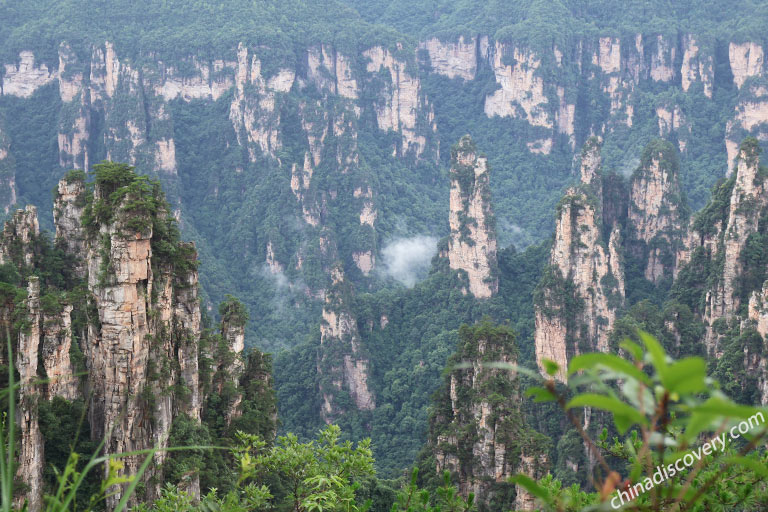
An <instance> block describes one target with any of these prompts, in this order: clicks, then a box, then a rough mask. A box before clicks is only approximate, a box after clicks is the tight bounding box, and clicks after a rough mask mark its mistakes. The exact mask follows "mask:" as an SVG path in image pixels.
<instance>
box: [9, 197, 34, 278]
mask: <svg viewBox="0 0 768 512" xmlns="http://www.w3.org/2000/svg"><path fill="white" fill-rule="evenodd" d="M38 236H40V225H39V224H38V222H37V208H36V207H35V206H32V205H27V206H26V207H24V209H23V210H21V209H19V210H16V213H14V214H13V217H12V218H11V220H10V221H9V222H6V223H5V227H4V228H3V238H2V243H0V263H9V262H13V256H14V254H15V251H14V244H16V245H17V246H19V247H20V248H21V250H20V252H21V254H20V255H19V256H21V262H23V264H24V265H27V266H31V265H32V264H33V263H34V259H35V254H34V251H33V247H32V242H33V240H34V239H35V238H37V237H38ZM21 262H20V263H21Z"/></svg>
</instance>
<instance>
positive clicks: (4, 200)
mask: <svg viewBox="0 0 768 512" xmlns="http://www.w3.org/2000/svg"><path fill="white" fill-rule="evenodd" d="M10 149H11V141H10V140H8V136H7V135H6V133H5V126H4V125H3V119H2V118H1V117H0V209H2V211H3V212H4V213H5V214H6V215H8V213H10V211H11V206H12V205H14V204H15V203H16V162H15V161H14V158H13V155H12V154H11V152H10Z"/></svg>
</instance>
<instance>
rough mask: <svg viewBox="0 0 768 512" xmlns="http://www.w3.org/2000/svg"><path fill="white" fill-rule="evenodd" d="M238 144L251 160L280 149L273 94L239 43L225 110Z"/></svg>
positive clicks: (255, 62) (256, 62)
mask: <svg viewBox="0 0 768 512" xmlns="http://www.w3.org/2000/svg"><path fill="white" fill-rule="evenodd" d="M229 118H230V120H231V121H232V124H233V126H234V127H235V133H236V134H237V140H238V142H239V143H240V145H242V146H245V147H246V148H248V154H249V156H250V159H251V161H256V159H257V158H258V157H259V156H261V155H262V154H266V155H270V156H274V154H275V151H276V150H277V149H279V148H280V147H281V143H280V140H279V129H278V128H279V127H278V124H279V122H280V114H279V112H277V111H276V109H275V93H274V92H272V91H268V90H267V88H266V84H265V83H264V79H263V78H262V76H261V61H260V60H259V58H258V57H257V56H256V55H251V56H250V58H249V52H248V48H247V47H246V46H245V45H243V44H240V46H239V47H238V50H237V71H236V73H235V95H234V97H233V99H232V105H231V107H230V111H229Z"/></svg>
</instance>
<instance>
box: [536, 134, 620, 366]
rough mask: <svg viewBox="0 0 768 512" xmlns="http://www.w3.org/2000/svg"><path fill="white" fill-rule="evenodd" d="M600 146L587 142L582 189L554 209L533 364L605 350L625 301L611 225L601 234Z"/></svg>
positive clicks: (615, 227) (617, 231) (573, 191)
mask: <svg viewBox="0 0 768 512" xmlns="http://www.w3.org/2000/svg"><path fill="white" fill-rule="evenodd" d="M599 152H600V146H599V143H598V141H597V140H596V139H594V138H593V139H590V140H589V141H588V142H587V144H586V145H585V147H584V149H583V150H582V169H581V176H582V180H583V181H582V184H581V185H580V186H578V187H574V188H571V189H569V190H568V191H567V192H566V195H565V197H564V198H563V200H562V201H561V202H560V204H559V205H558V213H557V219H556V227H555V239H554V242H553V245H552V252H551V256H550V267H549V269H548V270H547V271H546V273H545V277H544V279H543V280H542V282H541V284H540V285H539V288H538V289H537V292H536V297H535V305H536V331H535V343H536V360H537V362H538V363H539V366H540V367H541V368H542V371H543V366H542V361H543V360H544V359H549V360H552V361H555V362H556V363H558V364H559V365H560V373H559V374H558V378H559V379H561V380H564V378H565V370H566V368H567V366H568V360H569V359H570V358H571V357H573V356H574V355H577V354H579V353H581V352H584V351H602V352H605V351H607V350H608V334H609V332H610V330H611V329H612V328H613V323H614V321H615V320H616V311H617V309H618V308H619V307H620V306H621V304H622V302H623V300H624V270H623V264H622V260H621V256H620V254H621V245H620V244H621V235H620V229H619V226H618V225H613V226H612V227H611V230H610V237H609V239H608V240H607V241H605V240H604V239H603V235H602V229H603V228H602V223H601V218H600V217H601V215H602V201H601V198H602V182H601V174H600V162H601V159H600V154H599Z"/></svg>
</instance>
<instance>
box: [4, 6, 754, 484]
mask: <svg viewBox="0 0 768 512" xmlns="http://www.w3.org/2000/svg"><path fill="white" fill-rule="evenodd" d="M766 14H767V12H766V6H765V5H764V4H763V3H755V2H746V3H742V4H741V5H740V6H736V7H734V6H731V5H730V4H726V3H724V2H720V3H718V2H716V3H715V5H714V6H713V4H712V3H711V2H706V3H705V2H698V1H697V2H672V3H670V2H660V1H659V2H650V3H649V2H634V1H633V2H629V3H626V4H625V5H624V6H623V7H622V8H621V9H618V8H616V6H615V5H614V3H612V2H605V1H587V0H584V1H573V2H563V1H556V2H543V1H538V0H537V1H533V0H531V1H524V2H514V3H510V2H500V1H493V2H472V1H460V2H444V1H434V2H400V1H396V2H389V3H383V2H368V1H351V0H350V1H347V2H341V1H335V2H331V1H320V2H304V1H299V0H294V1H289V2H273V1H266V2H245V1H241V0H228V1H224V2H211V1H202V0H198V1H194V2H181V1H164V2H159V1H140V2H127V1H123V0H121V1H117V2H110V3H108V4H105V3H103V2H100V1H95V0H68V1H65V2H53V1H47V0H41V1H36V2H25V3H20V2H12V3H11V2H6V3H4V4H2V6H0V19H2V20H3V28H4V30H2V31H1V32H0V207H2V209H3V212H4V213H5V215H6V217H9V218H11V217H12V216H13V212H14V211H15V209H16V207H21V206H25V205H30V206H36V207H37V208H38V210H37V211H39V212H41V215H40V221H39V223H40V226H41V227H42V228H43V229H44V230H46V229H47V230H48V231H51V230H53V229H58V228H59V225H60V223H58V224H57V223H55V220H57V219H60V217H59V215H60V213H59V210H60V205H58V204H57V205H56V206H55V207H54V203H53V200H52V199H51V196H50V191H51V189H53V188H57V190H58V191H59V192H58V194H59V195H57V196H56V197H60V194H61V193H63V192H62V190H63V189H62V188H61V187H62V186H64V185H59V179H60V177H61V176H62V175H63V174H64V173H65V172H66V171H67V170H69V169H79V170H83V171H86V172H87V174H86V175H84V176H81V180H80V181H83V182H85V181H88V179H89V178H90V177H97V176H98V174H97V173H95V169H96V167H95V166H96V164H97V162H100V161H102V160H111V161H120V162H126V163H128V164H130V165H132V166H135V169H136V171H137V172H138V173H139V174H142V175H148V176H150V177H152V178H156V179H157V180H158V181H159V183H160V184H161V185H162V187H163V189H164V190H165V191H166V195H167V197H168V206H167V207H165V206H163V208H167V211H162V212H160V211H158V212H157V214H158V218H160V219H161V220H162V219H166V220H167V216H168V215H170V216H171V217H172V218H174V219H176V220H177V221H178V224H179V229H180V232H181V235H182V236H183V237H184V238H185V239H191V240H194V242H195V244H196V251H197V252H198V253H199V255H200V266H199V269H198V271H197V272H198V274H199V280H200V285H201V286H200V298H201V300H202V302H201V306H200V307H201V309H202V312H201V313H200V315H202V314H203V313H207V314H208V315H209V316H210V317H212V318H213V319H214V320H215V321H221V320H226V315H224V316H225V318H221V316H222V314H223V313H222V312H224V313H225V312H227V311H229V310H228V309H227V308H224V309H222V311H221V312H220V311H219V310H217V309H216V308H215V307H214V304H218V303H220V302H225V303H226V302H227V301H228V299H227V294H232V295H235V296H237V297H239V298H241V299H242V301H243V304H244V308H245V311H241V310H240V309H238V315H237V317H238V328H242V327H244V326H243V325H239V324H242V323H243V322H244V321H245V320H244V319H245V318H249V319H250V320H249V323H248V325H247V326H245V327H246V328H245V331H244V334H242V335H241V334H240V333H238V334H237V336H234V335H231V336H229V335H227V334H226V333H225V332H223V333H222V336H223V338H222V339H227V340H230V341H232V343H236V344H237V345H238V346H239V345H240V344H241V342H242V343H244V344H247V345H249V346H257V347H259V348H260V349H263V350H269V351H275V352H280V353H278V354H277V355H276V359H275V383H276V393H277V397H278V401H279V405H280V415H281V421H282V427H283V428H284V429H286V430H290V431H294V432H297V433H298V434H301V435H305V436H307V437H310V436H313V435H314V433H315V431H316V430H317V428H318V427H320V426H322V425H323V424H324V423H325V422H329V421H334V422H338V423H340V424H341V425H342V426H343V427H344V429H345V431H346V432H348V433H349V435H350V436H352V437H353V438H356V439H359V438H362V437H365V436H371V437H372V438H373V442H374V444H373V446H374V451H375V453H376V455H377V459H378V464H379V468H380V470H381V471H382V474H385V475H398V474H399V473H400V472H401V471H402V470H403V468H404V467H406V466H408V465H409V464H411V463H412V462H413V460H414V459H415V458H416V455H417V453H418V451H419V450H420V449H421V448H422V446H423V445H424V442H425V441H426V440H427V425H428V423H427V420H428V418H429V415H430V410H429V405H430V395H431V394H432V393H433V392H434V391H436V390H437V389H438V388H439V386H440V372H441V371H443V369H444V367H445V364H446V361H447V360H448V357H449V356H450V354H452V353H453V352H454V350H455V349H456V347H457V343H458V329H459V327H460V325H461V324H462V323H470V324H471V323H474V322H476V321H479V320H481V319H482V318H483V317H484V316H486V315H487V316H489V317H490V318H491V319H492V320H493V321H495V322H509V324H510V326H511V327H512V328H513V329H514V330H515V331H516V332H517V338H516V340H515V344H516V346H517V348H518V350H519V357H518V360H519V362H521V363H523V364H528V365H535V364H536V361H537V360H538V362H539V363H541V364H543V360H544V359H553V360H556V361H559V362H560V363H565V362H567V361H569V360H571V359H572V358H573V356H574V355H576V354H578V353H583V352H585V351H589V350H600V351H612V350H615V349H616V347H617V342H618V339H619V337H620V336H622V335H624V334H632V333H633V332H634V328H635V327H637V326H641V327H643V328H645V329H646V330H649V331H651V332H653V333H654V334H656V335H657V336H659V337H660V339H662V340H663V342H664V343H665V346H666V348H667V349H668V350H669V351H670V352H672V353H674V354H676V355H685V354H691V353H701V354H706V355H709V356H710V357H712V371H714V372H718V374H719V375H722V376H724V379H723V380H724V381H727V385H728V386H729V387H730V388H729V391H730V392H732V393H733V394H734V395H738V396H739V397H740V398H742V399H744V400H748V401H753V402H758V401H764V400H765V397H766V396H768V395H766V392H765V391H764V389H765V382H766V380H765V378H764V376H763V373H762V372H763V369H764V367H765V361H764V359H763V357H762V355H761V352H760V350H762V349H761V348H760V347H762V346H763V344H764V341H763V336H764V335H765V334H766V333H765V332H764V331H765V329H764V327H765V326H764V325H763V324H764V323H765V319H764V318H763V317H764V316H765V315H764V312H763V309H764V308H763V306H762V303H763V302H764V301H765V300H768V299H766V291H765V288H764V286H763V285H764V280H765V261H764V258H763V256H761V254H763V252H764V251H763V249H764V247H763V246H764V245H765V244H764V242H765V240H764V238H765V237H764V233H763V231H764V226H763V224H764V222H763V220H764V219H762V217H763V210H764V206H765V204H764V202H765V201H764V196H765V189H764V187H763V185H762V184H761V183H762V181H761V180H762V179H763V177H764V172H763V168H762V167H760V165H759V164H758V162H757V160H756V159H757V158H758V155H759V151H760V147H761V146H762V145H764V144H765V141H768V82H766V80H768V75H766V73H768V68H767V67H766V66H767V65H768V64H767V63H766V61H765V56H764V52H765V48H766V40H765V39H764V34H765V32H766V28H768V19H766ZM721 18H724V19H721ZM467 134H468V135H469V137H465V136H466V135H467ZM745 140H746V142H743V141H745ZM72 176H79V175H72ZM131 179H132V180H133V178H131ZM141 183H145V182H143V181H142V182H141ZM97 185H98V183H97ZM128 185H130V183H129V184H124V186H128ZM68 186H69V185H68ZM121 186H122V185H121ZM152 186H153V187H156V186H157V185H152ZM67 190H68V189H67ZM67 190H64V192H66V194H70V193H72V194H73V192H71V191H69V192H68V191H67ZM153 190H155V189H153ZM712 191H714V192H712ZM75 195H77V194H75ZM75 203H77V204H80V202H77V201H75ZM75 203H73V204H75ZM78 208H80V206H78ZM48 212H52V214H49V213H48ZM697 212H699V213H697ZM80 213H84V211H83V212H80ZM102 213H104V212H102ZM78 215H79V214H75V217H77V216H78ZM166 220H163V222H165V221H166ZM91 221H93V222H96V221H94V220H93V219H91ZM168 222H170V221H168ZM70 224H71V223H70ZM93 226H94V227H93V229H92V231H93V230H95V231H93V232H91V233H90V234H89V235H88V236H90V238H88V236H86V234H82V236H81V235H80V234H77V230H72V229H70V228H66V229H69V233H70V234H69V235H66V236H64V238H63V240H66V243H67V244H69V245H68V247H69V250H70V252H77V251H78V248H79V247H80V248H81V247H84V245H82V244H90V246H91V248H92V252H94V251H95V252H94V255H93V262H92V263H93V266H94V268H92V269H90V270H91V272H90V274H89V275H93V276H97V275H100V274H99V272H100V270H99V268H100V265H97V264H96V263H95V262H96V261H97V259H98V257H99V256H98V254H96V253H97V252H98V251H97V245H98V243H100V241H99V240H96V238H94V237H96V231H99V229H101V228H98V222H97V223H96V224H93ZM61 229H65V227H62V228H61ZM102 234H106V233H102ZM173 236H177V235H176V234H174V235H173ZM177 241H178V240H177V239H174V242H177ZM179 247H182V248H183V247H185V246H184V245H180V246H179ZM159 249H160V250H161V251H162V250H165V249H168V248H167V247H166V246H164V245H163V246H159ZM179 250H181V249H179ZM171 252H173V251H171ZM187 256H188V257H189V258H188V259H193V258H192V257H191V253H190V254H188V255H187ZM182 263H183V262H182ZM25 264H26V265H28V263H25ZM19 265H20V264H19ZM97 267H98V268H97ZM184 268H187V267H186V266H185V267H184ZM80 270H81V271H82V269H80ZM21 274H22V277H24V273H23V272H21ZM702 276H703V277H702ZM83 277H84V274H82V272H81V274H80V275H79V276H78V278H79V279H82V278H83ZM73 279H74V278H73ZM16 281H18V282H16ZM16 281H14V282H13V285H14V286H25V287H26V286H29V283H27V282H26V281H24V279H22V280H20V281H19V280H16ZM139 281H143V280H142V279H139ZM101 284H103V283H101ZM101 284H99V283H91V282H90V281H89V283H88V285H89V286H90V287H91V289H92V291H93V290H96V287H97V286H101ZM131 284H135V283H131ZM44 286H45V285H44ZM79 286H81V287H82V286H85V284H84V283H80V285H79ZM93 293H96V294H97V295H98V290H96V291H93ZM174 293H175V292H174ZM190 300H192V299H190ZM246 312H247V315H246V314H245V313H246ZM753 323H754V326H753V325H752V324H753ZM750 326H752V327H754V329H752V328H750ZM755 332H756V333H757V334H756V335H755ZM241 336H247V338H246V339H245V340H242V339H240V337H241ZM702 340H703V341H702ZM747 346H748V348H749V349H748V350H747V352H746V354H747V356H746V359H744V357H742V356H743V354H745V352H744V349H745V347H747ZM169 350H170V349H169ZM105 364H106V363H105ZM559 377H560V378H562V375H559ZM725 377H727V378H725ZM444 402H445V400H444V397H443V403H444ZM521 411H523V412H522V413H523V414H525V415H527V417H528V423H529V424H530V425H531V428H532V429H536V430H537V431H539V432H541V433H543V434H546V435H549V436H550V437H553V444H552V445H551V447H550V448H549V454H548V457H549V459H550V461H551V463H552V467H556V468H572V467H574V465H575V467H577V468H578V467H580V466H579V465H580V464H582V463H584V462H585V461H582V460H576V459H575V458H574V457H575V456H574V455H573V454H574V450H566V449H560V448H562V446H561V447H560V448H558V439H560V436H561V434H563V433H566V435H565V436H563V437H562V439H571V441H572V438H570V437H567V436H568V434H567V432H566V425H564V424H562V423H558V424H555V422H554V420H551V418H550V417H547V416H546V415H543V414H540V412H541V411H539V410H534V409H531V407H529V405H525V404H524V405H523V406H522V408H521ZM105 414H106V413H105ZM193 416H194V415H193ZM458 416H460V415H457V417H458ZM469 416H471V415H467V414H464V417H469ZM92 428H95V427H94V426H93V425H92ZM131 428H133V427H131ZM222 428H223V427H222ZM137 436H138V437H139V438H141V439H144V438H145V437H146V436H144V434H143V433H141V434H140V435H139V434H137ZM571 444H573V443H571ZM571 448H573V446H571ZM577 451H578V450H577ZM559 455H562V457H560V459H561V460H558V456H559ZM582 455H583V454H582ZM591 462H593V461H591ZM586 463H590V461H586ZM564 471H565V470H564ZM566 476H567V477H568V478H571V479H574V478H575V477H574V475H573V474H569V475H566ZM582 480H583V479H582Z"/></svg>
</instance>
